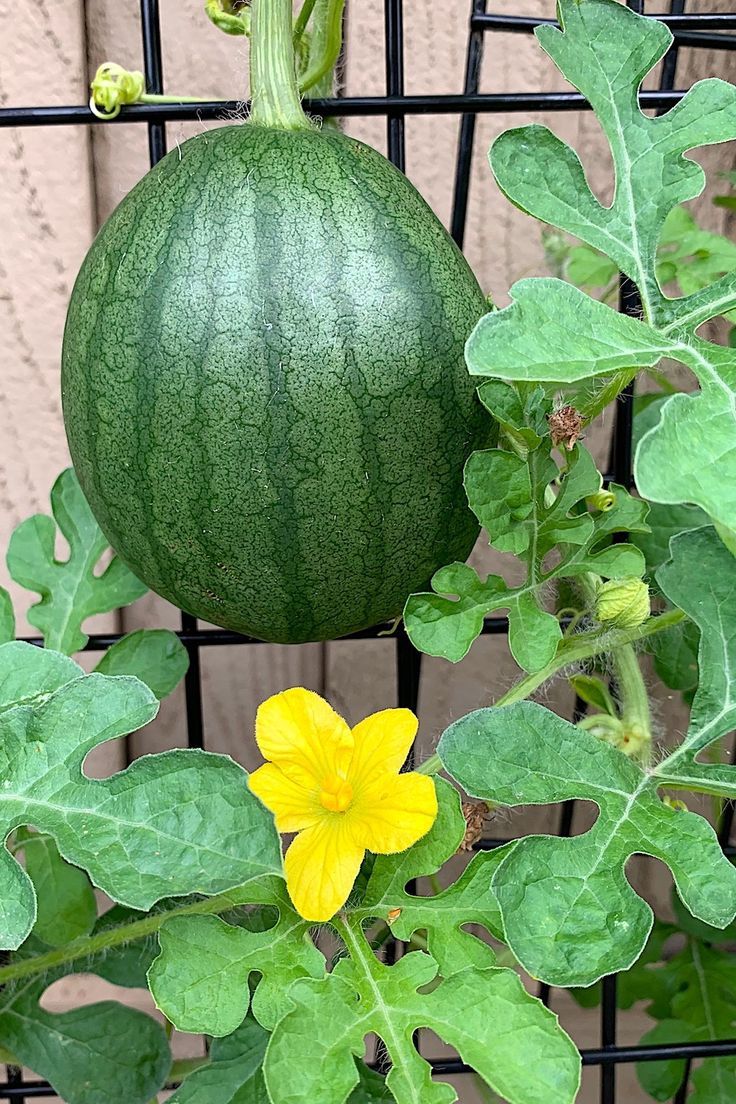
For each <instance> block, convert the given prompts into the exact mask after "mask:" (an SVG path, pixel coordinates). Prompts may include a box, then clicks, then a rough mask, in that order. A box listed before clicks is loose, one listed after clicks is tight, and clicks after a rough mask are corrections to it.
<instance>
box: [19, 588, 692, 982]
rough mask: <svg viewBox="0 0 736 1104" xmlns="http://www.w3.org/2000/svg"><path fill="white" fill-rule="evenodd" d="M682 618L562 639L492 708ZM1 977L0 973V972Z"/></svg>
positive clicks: (428, 770) (669, 615)
mask: <svg viewBox="0 0 736 1104" xmlns="http://www.w3.org/2000/svg"><path fill="white" fill-rule="evenodd" d="M684 619H685V614H684V613H683V612H682V610H679V609H674V610H668V611H667V612H666V613H661V614H659V616H657V617H650V618H648V620H646V621H645V622H644V623H643V624H642V625H638V626H637V627H636V628H633V629H610V630H608V631H607V632H605V633H600V632H596V633H581V634H580V635H579V636H575V637H572V639H568V640H563V641H562V643H561V644H560V646H559V648H558V649H557V655H556V656H555V658H554V659H553V660H551V661H550V662H549V663H548V664H547V665H546V667H543V668H542V669H541V671H535V672H534V674H531V675H527V676H526V677H525V678H523V679H520V680H519V682H517V683H516V685H515V686H512V687H511V689H510V690H509V691H508V692H507V693H506V694H504V695H503V697H501V698H499V699H498V701H497V702H496V703H495V707H496V708H497V709H500V708H501V707H502V706H504V705H513V704H514V702H519V701H523V700H524V699H525V698H528V697H529V695H530V694H533V693H534V691H535V690H538V689H539V687H540V686H542V684H543V683H545V682H546V681H547V680H548V679H550V678H552V677H553V676H554V675H556V674H557V673H558V672H559V671H561V670H563V668H565V667H568V666H569V665H570V664H573V663H581V662H582V661H583V660H585V659H592V658H593V657H594V656H597V655H601V653H603V652H615V651H616V649H617V648H621V647H622V646H623V645H625V644H633V643H634V642H635V641H637V640H644V639H645V638H646V637H649V636H654V634H655V633H660V632H664V631H665V630H666V629H671V628H672V627H673V625H678V624H679V623H680V621H683V620H684ZM441 770H442V762H441V761H440V757H439V755H437V754H436V753H435V754H434V755H431V756H430V757H429V759H426V760H425V761H424V763H422V764H420V766H418V767H417V768H416V772H417V774H438V773H439V772H440V771H441ZM0 976H1V975H0Z"/></svg>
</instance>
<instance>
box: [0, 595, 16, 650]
mask: <svg viewBox="0 0 736 1104" xmlns="http://www.w3.org/2000/svg"><path fill="white" fill-rule="evenodd" d="M9 640H15V611H14V609H13V600H12V598H11V597H10V595H9V594H8V592H7V590H6V589H5V587H0V644H7V643H8V641H9Z"/></svg>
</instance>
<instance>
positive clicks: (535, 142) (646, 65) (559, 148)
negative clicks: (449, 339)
mask: <svg viewBox="0 0 736 1104" xmlns="http://www.w3.org/2000/svg"><path fill="white" fill-rule="evenodd" d="M559 12H560V20H561V23H562V28H563V29H562V30H561V31H560V30H557V29H555V28H553V27H540V28H538V29H537V32H536V34H537V38H538V39H539V42H540V44H541V45H542V48H543V49H544V50H545V51H546V53H548V54H549V56H550V57H551V58H552V60H553V61H554V62H555V64H556V65H557V67H558V68H559V69H560V71H561V72H562V73H563V75H564V76H565V77H567V79H568V80H569V81H570V82H571V83H572V84H573V85H574V86H575V87H576V88H578V89H579V90H580V91H581V92H582V93H583V95H584V96H585V97H586V98H587V99H588V100H589V102H590V103H591V105H592V107H593V109H594V111H595V113H596V115H597V117H598V119H599V121H600V123H601V126H602V128H603V130H604V132H605V134H606V136H607V138H608V140H609V143H610V146H611V152H612V156H613V162H614V169H615V174H616V182H617V187H616V191H615V196H614V200H613V202H612V204H611V206H610V207H605V206H603V205H602V204H601V203H600V202H599V201H598V199H597V198H596V197H595V196H594V195H593V193H592V192H591V190H590V188H589V186H588V183H587V181H586V178H585V172H584V169H583V166H582V164H581V162H580V160H579V159H578V156H577V154H576V153H575V152H574V151H573V150H572V149H571V148H570V147H569V146H567V145H566V144H565V143H564V142H562V141H560V139H558V138H556V137H555V136H554V135H553V134H552V133H551V132H550V131H549V130H547V128H546V127H542V126H536V125H535V126H526V127H521V128H518V129H515V130H510V131H507V132H505V133H504V134H502V135H500V137H499V138H497V139H496V141H495V142H494V144H493V147H492V149H491V154H490V160H491V167H492V170H493V173H494V175H495V177H496V180H497V182H498V184H499V186H500V187H501V189H502V191H503V192H504V193H505V194H506V195H507V196H508V197H509V199H511V200H512V202H513V203H515V204H516V205H517V206H518V207H520V208H521V209H522V210H524V211H526V212H527V213H528V214H530V215H533V216H534V217H536V218H539V219H541V220H543V221H544V222H545V223H548V224H551V225H553V226H556V227H559V228H560V229H562V230H565V231H567V232H569V233H571V234H574V235H575V236H576V237H577V238H579V239H580V240H581V241H583V242H585V243H586V244H587V245H589V246H591V247H593V248H594V249H597V250H600V251H602V252H603V253H604V254H605V256H607V257H609V258H610V259H611V260H612V261H613V263H614V265H615V267H616V268H617V269H618V270H619V271H621V272H623V273H625V274H626V275H627V276H629V277H630V278H631V279H632V280H633V281H634V283H635V284H636V285H637V287H638V290H639V294H640V296H641V300H642V308H643V319H642V320H639V319H635V318H629V317H624V316H621V315H619V314H618V313H617V312H616V311H615V310H613V309H611V308H610V307H608V306H606V305H605V304H603V303H601V302H598V301H597V300H594V299H591V298H590V297H589V296H587V295H585V294H584V293H583V292H581V291H579V290H578V289H577V288H575V287H573V286H571V285H570V284H566V283H564V282H563V281H561V280H556V279H538V280H522V281H520V282H519V283H517V284H516V285H515V286H514V287H513V288H512V289H511V298H512V300H513V302H512V304H511V306H509V307H507V308H505V309H504V310H500V311H495V312H493V313H491V314H489V315H487V316H486V317H485V318H483V319H482V320H481V321H480V323H479V324H478V326H477V327H476V329H475V331H474V333H473V335H472V336H471V338H470V341H469V342H468V346H467V361H468V366H469V369H470V371H471V373H472V374H476V375H480V376H489V375H490V376H494V377H498V378H500V379H510V380H530V381H543V382H546V383H550V384H558V385H564V384H567V383H572V382H574V381H577V380H583V379H589V378H592V377H596V376H605V375H610V374H611V373H612V372H616V371H617V370H619V369H622V368H624V369H625V368H635V367H639V368H647V367H653V366H654V365H656V364H657V363H658V362H659V360H660V359H661V358H662V357H670V358H672V359H674V360H678V361H680V362H681V363H682V364H684V365H686V366H687V367H688V368H690V369H691V370H692V372H693V373H694V375H695V376H696V378H697V380H698V382H699V384H700V388H701V389H700V392H699V393H697V394H695V395H686V394H677V395H673V396H672V397H671V398H669V399H668V400H667V402H666V403H665V404H664V405H663V407H662V411H661V420H660V421H659V423H658V424H657V425H655V426H654V427H653V428H652V429H651V430H650V432H649V433H647V434H646V435H645V437H644V438H643V439H642V440H641V441H640V443H639V445H638V447H637V452H636V462H635V470H636V480H637V486H638V487H639V490H640V491H641V493H642V494H643V495H644V496H645V497H646V498H648V499H651V500H653V501H655V502H661V503H694V504H695V505H698V506H700V507H702V509H704V510H705V511H706V513H707V514H708V515H709V516H710V517H712V518H713V519H714V520H715V521H716V522H718V523H720V524H722V525H724V526H725V527H727V528H731V529H732V528H734V527H736V424H735V419H734V416H733V407H734V399H735V396H736V356H735V355H734V350H733V349H730V348H723V347H721V346H718V345H714V344H712V343H710V342H707V341H704V340H702V339H700V338H699V337H697V336H696V330H697V327H698V326H700V324H701V323H702V322H704V321H706V320H708V319H709V318H713V317H715V316H716V315H719V314H724V313H727V312H728V311H731V310H733V309H734V308H736V273H734V272H733V271H728V269H730V268H732V267H733V257H732V256H729V257H727V258H723V257H721V259H719V260H716V261H714V262H713V265H711V266H707V265H706V266H704V270H703V271H701V274H700V279H699V278H698V276H697V274H695V276H694V279H693V280H692V281H690V283H688V280H687V276H685V278H684V279H683V280H681V283H682V289H683V291H687V292H689V293H688V294H685V295H684V296H682V297H680V298H676V299H669V298H667V297H666V296H665V295H664V293H663V292H662V289H661V287H660V283H659V279H658V271H657V266H658V259H657V250H658V246H659V245H660V244H661V243H663V242H664V243H665V244H667V245H668V246H670V245H672V244H673V241H674V246H675V248H674V259H675V261H678V259H679V260H681V259H682V258H680V257H679V253H678V240H679V239H680V238H682V237H683V235H684V237H685V238H686V239H687V238H688V236H689V235H690V236H691V235H692V231H691V230H688V229H687V228H686V227H683V226H682V225H680V227H679V232H678V233H675V234H674V239H673V232H672V227H671V223H670V225H669V226H668V227H667V228H666V227H665V224H666V223H667V220H668V217H669V218H670V220H671V219H672V217H673V216H672V212H673V209H674V208H676V207H677V205H678V204H680V203H683V202H685V201H687V200H689V199H693V198H694V197H695V196H697V195H699V194H700V193H701V192H702V190H703V186H704V183H705V176H704V173H703V170H702V169H701V167H700V166H699V165H698V164H697V163H696V162H695V161H693V160H692V159H690V158H688V157H685V156H684V154H686V153H687V152H688V151H689V150H691V149H693V148H696V147H700V146H704V145H709V144H712V143H715V142H723V141H726V140H728V139H732V138H736V88H734V87H733V86H732V85H730V84H727V83H726V82H725V81H721V80H716V79H713V80H705V81H700V82H699V83H698V84H696V85H695V86H694V87H693V88H692V89H690V91H689V92H688V93H687V94H686V95H685V96H684V97H683V99H682V100H681V101H680V102H679V103H678V104H677V105H676V106H675V107H674V108H673V109H672V110H671V111H668V112H667V113H666V114H665V115H662V116H657V117H650V116H647V115H645V114H644V113H643V112H642V111H641V110H640V109H639V105H638V103H637V97H636V95H634V94H633V93H634V92H635V90H638V88H639V87H640V85H641V82H642V80H643V79H644V77H645V76H646V74H647V73H648V72H649V71H650V70H651V69H652V68H653V67H654V66H655V65H656V64H657V63H658V62H659V60H660V59H661V58H662V57H663V55H664V54H665V52H666V51H667V49H668V48H669V46H670V44H671V42H672V35H671V33H670V32H669V30H668V29H667V28H666V27H665V26H664V25H663V24H662V23H658V22H657V21H656V20H653V19H644V18H642V17H641V16H639V15H636V14H635V13H634V12H632V11H630V10H629V9H628V8H626V7H623V6H621V5H619V4H616V3H613V2H611V0H588V2H586V3H585V4H580V3H577V2H576V0H560V4H559ZM675 218H677V216H675ZM712 244H713V243H712V242H711V243H709V248H711V247H712ZM691 248H692V241H687V240H686V241H684V242H682V249H683V250H685V251H687V250H689V249H691ZM661 263H662V264H663V265H664V261H662V262H661ZM670 269H671V270H669V271H668V270H667V269H666V267H665V268H664V270H663V271H662V273H661V275H662V277H663V278H664V279H670V278H672V277H673V276H674V275H680V277H682V272H681V268H680V267H678V266H677V264H674V263H671V266H670ZM675 269H676V270H677V271H675ZM719 269H726V272H725V275H723V276H721V277H720V279H717V280H715V282H713V283H711V284H709V285H708V286H706V287H702V286H699V284H700V282H701V279H704V278H707V276H709V275H710V276H712V275H715V273H716V272H717V271H718V270H719ZM704 427H705V429H704Z"/></svg>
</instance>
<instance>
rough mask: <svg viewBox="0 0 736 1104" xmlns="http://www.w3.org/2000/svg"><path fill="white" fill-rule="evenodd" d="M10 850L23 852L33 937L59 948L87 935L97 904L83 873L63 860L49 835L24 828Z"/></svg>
mask: <svg viewBox="0 0 736 1104" xmlns="http://www.w3.org/2000/svg"><path fill="white" fill-rule="evenodd" d="M13 850H14V852H15V853H16V854H17V853H18V851H21V850H22V852H23V858H24V863H25V870H26V874H27V875H28V877H29V878H30V879H31V881H32V883H33V889H34V892H35V894H36V902H37V914H36V922H35V924H34V925H33V934H34V936H35V937H36V938H38V939H40V940H41V941H42V942H43V943H45V944H46V945H47V946H49V947H62V946H63V945H64V944H65V943H71V941H72V940H73V939H79V938H80V937H81V936H83V935H89V933H90V932H91V931H92V928H93V927H94V925H95V922H96V920H97V901H96V899H95V894H94V890H93V889H92V885H91V883H90V880H89V878H88V877H87V875H86V874H85V872H84V871H83V870H80V869H79V867H77V866H71V865H70V864H69V863H67V862H65V861H64V859H62V857H61V855H60V854H59V849H58V847H57V846H56V844H55V843H54V841H53V839H52V838H51V837H50V836H46V835H42V834H41V833H39V832H31V831H29V830H28V829H27V828H19V829H18V831H17V832H16V833H15V846H14V849H13Z"/></svg>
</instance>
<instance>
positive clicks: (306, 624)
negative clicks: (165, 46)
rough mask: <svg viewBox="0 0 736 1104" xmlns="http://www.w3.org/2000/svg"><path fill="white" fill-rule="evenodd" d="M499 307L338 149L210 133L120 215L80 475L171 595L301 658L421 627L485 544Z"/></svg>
mask: <svg viewBox="0 0 736 1104" xmlns="http://www.w3.org/2000/svg"><path fill="white" fill-rule="evenodd" d="M485 310H486V304H485V300H484V297H483V295H482V293H481V290H480V288H479V286H478V283H477V281H476V279H475V277H474V276H473V274H472V272H471V270H470V268H469V267H468V265H467V263H466V262H465V260H464V259H463V257H462V255H461V253H460V252H459V250H458V249H457V248H456V246H455V245H454V243H453V242H452V241H451V240H450V238H449V237H448V235H447V233H446V231H445V230H444V228H443V227H442V225H441V224H440V222H439V221H438V219H437V218H436V217H435V216H434V214H433V213H432V212H431V211H430V209H429V207H428V206H427V205H426V203H425V202H424V200H423V199H422V198H421V197H420V196H419V194H418V193H417V191H416V190H415V189H414V188H413V187H412V185H411V184H410V183H409V182H408V181H407V180H406V178H405V177H404V176H403V175H402V174H401V173H399V172H398V171H397V170H396V169H395V168H394V167H393V166H392V165H391V164H389V162H388V161H386V160H385V158H383V157H382V156H381V155H380V154H378V153H377V152H376V151H375V150H373V149H371V148H370V147H368V146H366V145H364V144H362V143H361V142H358V141H356V140H354V139H352V138H348V137H346V136H344V135H343V134H341V133H339V132H336V131H334V130H323V131H319V130H318V129H317V128H315V127H311V126H310V127H308V128H304V129H296V130H286V129H281V128H279V127H271V126H259V125H254V123H252V122H251V123H248V124H241V125H235V126H227V127H223V128H221V129H216V130H214V131H211V132H209V133H204V134H201V135H198V136H197V137H196V138H193V139H191V140H189V141H188V142H185V143H184V144H183V145H182V146H181V147H180V148H177V149H175V150H173V151H172V152H171V153H169V154H168V156H167V157H165V158H164V160H163V161H162V162H160V163H159V164H158V165H157V166H156V167H155V168H154V169H152V170H151V172H149V173H148V175H147V176H145V177H144V178H143V179H142V180H141V181H140V182H139V183H138V184H137V186H136V187H135V188H134V189H133V190H132V191H131V192H130V193H129V195H128V196H127V197H126V198H125V199H124V200H123V201H122V203H121V204H120V205H119V207H118V208H117V210H115V211H114V213H113V214H112V216H111V217H110V219H109V220H108V221H107V223H106V224H105V225H104V226H103V228H102V230H101V231H100V233H99V235H98V236H97V238H96V240H95V241H94V243H93V245H92V248H91V249H90V251H89V253H88V255H87V257H86V259H85V261H84V263H83V266H82V269H81V272H80V274H79V277H78V279H77V282H76V285H75V287H74V291H73V294H72V298H71V303H70V307H69V313H68V318H67V323H66V330H65V336H64V348H63V367H62V395H63V406H64V418H65V424H66V429H67V435H68V439H69V446H70V449H71V454H72V458H73V462H74V467H75V469H76V472H77V476H78V478H79V481H80V483H81V485H82V488H83V490H84V493H85V495H86V497H87V499H88V500H89V503H90V506H91V507H92V510H93V512H94V514H95V516H96V518H97V520H98V522H99V524H100V526H101V527H102V529H103V531H104V533H105V535H106V537H107V538H108V539H109V541H110V543H111V545H112V546H113V548H114V549H115V551H116V552H117V553H118V554H119V555H120V557H121V558H122V559H123V560H124V561H125V563H127V564H128V566H129V567H130V568H131V569H132V570H133V571H134V572H135V573H136V575H138V576H139V577H140V578H141V579H142V580H143V581H144V582H145V583H146V584H147V585H148V586H149V587H150V588H151V589H152V590H154V591H155V592H156V593H158V594H160V595H162V596H163V597H164V598H167V599H168V600H169V601H170V602H173V603H174V604H175V605H177V606H179V607H180V608H181V609H184V610H187V611H189V612H190V613H193V614H195V615H196V616H198V617H200V618H203V619H204V620H206V621H210V622H214V623H215V624H217V625H222V626H224V627H225V628H229V629H234V630H236V631H238V632H241V633H245V634H247V635H252V636H254V637H258V638H260V639H263V640H268V641H274V642H281V643H300V642H304V641H317V640H327V639H331V638H335V637H339V636H343V635H345V634H348V633H353V632H355V631H358V630H361V629H364V628H367V627H369V626H372V625H376V624H378V623H380V622H385V621H387V620H389V619H391V618H394V617H395V616H397V615H398V614H400V612H401V610H402V607H403V604H404V602H405V599H406V598H407V596H408V595H409V594H410V593H411V592H412V591H414V590H417V589H420V588H423V587H425V586H426V584H427V582H428V580H429V579H430V577H431V575H432V573H433V572H434V571H435V570H436V569H437V568H438V567H439V566H441V565H442V564H445V563H448V562H450V561H452V560H456V559H461V560H463V559H465V558H466V556H467V555H468V553H469V552H470V549H471V548H472V545H473V543H474V540H475V538H476V536H477V524H476V522H475V519H474V518H473V516H472V515H471V514H470V512H469V510H468V508H467V503H466V499H465V495H464V492H463V487H462V471H463V464H464V461H465V459H466V458H467V456H468V455H469V453H470V452H471V451H472V450H473V449H474V448H477V447H483V446H484V445H486V444H487V443H488V439H489V423H488V421H487V420H486V416H485V415H484V412H483V410H482V407H481V406H480V403H479V402H478V400H477V397H476V394H475V387H474V384H473V382H472V381H471V379H470V377H469V376H468V374H467V371H466V368H465V365H464V360H463V347H464V342H465V339H466V338H467V336H468V334H469V333H470V331H471V330H472V329H473V326H474V325H475V323H476V322H477V321H478V319H479V318H480V317H481V315H482V314H483V313H484V312H485Z"/></svg>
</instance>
